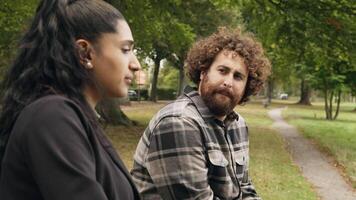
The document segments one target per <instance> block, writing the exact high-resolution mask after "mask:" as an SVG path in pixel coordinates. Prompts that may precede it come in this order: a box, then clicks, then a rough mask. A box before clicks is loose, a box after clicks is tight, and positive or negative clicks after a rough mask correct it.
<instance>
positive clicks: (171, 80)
mask: <svg viewBox="0 0 356 200" xmlns="http://www.w3.org/2000/svg"><path fill="white" fill-rule="evenodd" d="M178 84H179V71H178V69H176V68H173V67H172V66H171V64H170V63H169V62H165V63H164V65H163V67H162V69H161V72H160V74H159V76H158V88H166V89H167V88H170V89H175V90H176V88H177V85H178Z"/></svg>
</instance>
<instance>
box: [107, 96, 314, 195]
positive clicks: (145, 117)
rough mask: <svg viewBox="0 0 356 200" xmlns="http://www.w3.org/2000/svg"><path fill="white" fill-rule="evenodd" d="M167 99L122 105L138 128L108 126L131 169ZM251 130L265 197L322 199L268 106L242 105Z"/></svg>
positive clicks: (253, 164) (255, 171) (254, 169)
mask: <svg viewBox="0 0 356 200" xmlns="http://www.w3.org/2000/svg"><path fill="white" fill-rule="evenodd" d="M166 103H167V102H161V103H158V104H152V103H148V102H142V103H137V102H133V104H132V106H125V107H122V109H123V110H124V112H125V113H126V114H127V115H128V116H129V117H130V118H131V119H133V120H136V121H137V122H138V123H139V125H138V126H135V127H123V126H117V127H110V126H109V127H107V129H106V132H107V134H108V135H109V137H110V138H111V140H112V141H113V143H114V145H115V147H116V148H117V149H118V152H119V154H120V156H121V158H122V159H123V160H124V162H125V164H126V166H127V167H128V168H131V167H132V157H133V154H134V151H135V148H136V145H137V142H138V140H139V138H140V136H141V134H142V132H143V131H144V129H145V128H146V125H147V124H148V122H149V120H150V119H151V117H152V116H153V114H154V113H156V112H157V111H158V110H159V109H160V108H161V107H162V106H164V105H165V104H166ZM237 110H238V112H239V113H240V114H242V116H244V118H245V119H246V121H247V123H248V124H249V130H250V156H251V161H250V174H251V177H252V180H253V182H254V185H255V187H256V189H257V191H258V193H259V195H261V196H262V198H263V199H264V200H284V199H293V200H314V199H318V198H317V196H316V194H315V192H314V191H313V189H312V187H311V185H310V184H309V183H308V182H306V180H305V179H304V178H303V177H302V176H301V175H300V172H299V170H298V168H297V167H296V166H295V165H294V164H292V162H291V158H290V155H289V154H288V152H287V151H286V150H285V146H284V143H283V140H282V139H281V137H280V136H279V135H278V134H277V133H276V132H275V131H274V130H273V129H272V128H271V127H270V125H271V124H272V121H271V120H270V119H269V118H268V117H267V109H263V108H262V105H261V104H260V103H250V104H248V105H246V106H242V107H238V108H237Z"/></svg>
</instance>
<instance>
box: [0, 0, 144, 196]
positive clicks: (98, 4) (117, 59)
mask: <svg viewBox="0 0 356 200" xmlns="http://www.w3.org/2000/svg"><path fill="white" fill-rule="evenodd" d="M20 44H21V45H20V50H19V54H18V56H17V58H16V60H15V62H14V64H13V65H12V67H11V68H10V70H9V73H8V75H7V76H6V80H5V81H4V83H3V86H4V91H5V93H4V101H3V104H2V113H1V117H0V125H1V127H0V131H1V132H0V133H1V134H0V136H1V138H0V139H1V141H0V147H1V149H0V154H1V156H0V159H1V160H2V163H1V176H0V198H1V199H2V200H8V199H9V200H10V199H11V200H12V199H16V200H21V199H27V200H29V199H36V200H38V199H51V200H56V199H66V200H68V199H75V200H80V199H85V200H88V199H95V200H102V199H114V200H116V199H124V200H130V199H138V198H139V197H138V193H137V190H136V189H135V187H134V185H133V183H132V181H131V178H130V175H129V173H128V172H127V170H126V169H125V167H124V164H123V163H122V161H121V160H120V158H119V157H118V156H117V154H116V152H115V149H114V148H113V146H112V145H111V143H110V142H109V141H108V139H107V138H106V137H105V135H104V134H103V132H102V130H101V128H100V126H99V124H98V119H97V118H98V117H97V116H98V115H97V114H96V112H95V110H94V108H95V106H96V104H97V102H98V101H99V100H101V99H102V98H103V97H104V96H105V97H106V96H109V97H123V96H125V95H126V94H127V91H128V87H129V85H130V83H131V81H132V78H133V72H134V71H136V70H139V68H140V64H139V63H138V60H137V58H136V57H135V55H134V54H133V38H132V34H131V31H130V28H129V26H128V24H127V23H126V21H125V20H124V18H123V16H122V15H121V14H120V12H119V11H118V10H116V9H115V8H113V7H112V6H110V5H109V4H107V3H105V2H104V1H101V0H43V1H42V2H41V3H40V5H39V7H38V9H37V12H36V15H35V17H34V20H33V22H32V25H31V27H30V29H29V30H28V31H27V32H26V34H25V36H24V38H23V39H22V41H21V43H20Z"/></svg>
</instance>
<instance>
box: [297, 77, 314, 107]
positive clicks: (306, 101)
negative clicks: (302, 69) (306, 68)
mask: <svg viewBox="0 0 356 200" xmlns="http://www.w3.org/2000/svg"><path fill="white" fill-rule="evenodd" d="M310 96H311V88H310V87H309V84H308V82H307V81H306V80H304V79H302V81H301V84H300V100H299V101H298V103H297V104H301V105H308V106H311V102H310Z"/></svg>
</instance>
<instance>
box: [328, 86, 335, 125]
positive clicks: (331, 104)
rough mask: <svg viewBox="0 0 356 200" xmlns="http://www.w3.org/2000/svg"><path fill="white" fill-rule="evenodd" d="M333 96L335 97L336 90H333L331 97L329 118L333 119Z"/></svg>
mask: <svg viewBox="0 0 356 200" xmlns="http://www.w3.org/2000/svg"><path fill="white" fill-rule="evenodd" d="M333 98H334V91H333V90H332V91H331V93H330V98H329V120H332V119H333Z"/></svg>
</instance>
